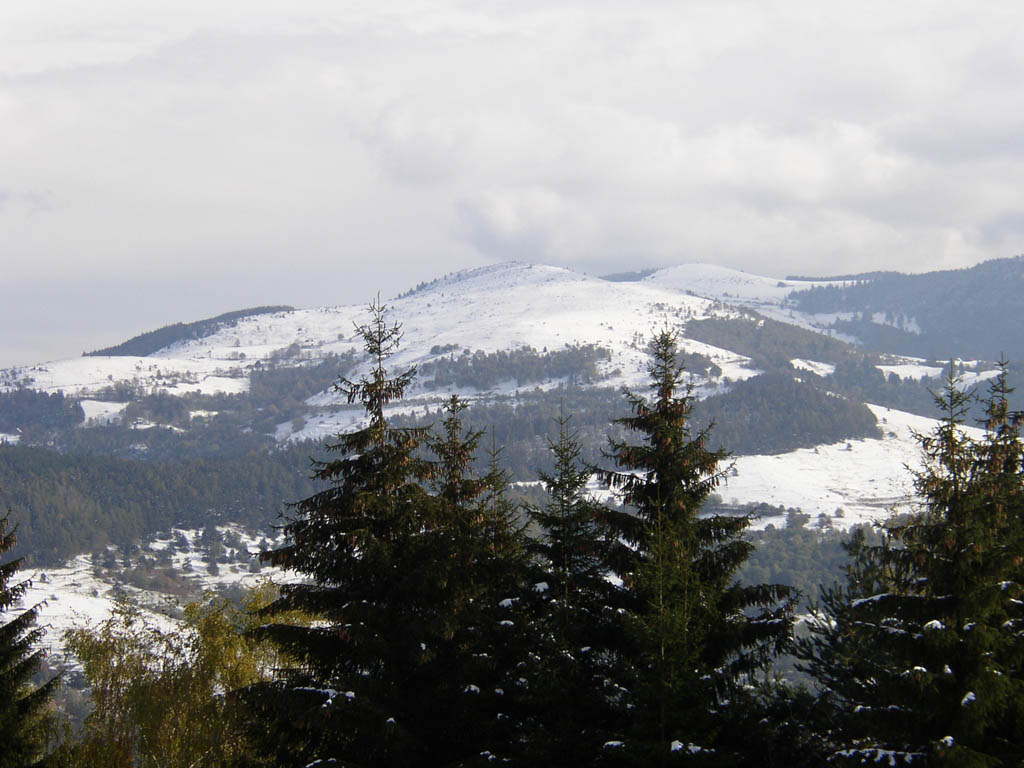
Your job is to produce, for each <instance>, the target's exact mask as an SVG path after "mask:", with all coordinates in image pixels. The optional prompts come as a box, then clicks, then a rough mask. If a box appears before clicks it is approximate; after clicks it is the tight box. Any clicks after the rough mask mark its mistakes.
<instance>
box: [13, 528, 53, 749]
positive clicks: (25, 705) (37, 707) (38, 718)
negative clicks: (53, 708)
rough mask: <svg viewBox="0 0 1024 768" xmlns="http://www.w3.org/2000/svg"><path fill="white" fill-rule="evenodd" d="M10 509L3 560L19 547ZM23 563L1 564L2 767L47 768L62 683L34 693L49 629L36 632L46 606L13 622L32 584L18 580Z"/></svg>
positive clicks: (26, 612)
mask: <svg viewBox="0 0 1024 768" xmlns="http://www.w3.org/2000/svg"><path fill="white" fill-rule="evenodd" d="M10 514H11V513H10V510H8V511H7V512H6V513H5V514H4V515H3V517H0V555H2V554H3V553H5V552H9V551H10V550H11V548H13V547H14V543H15V533H16V528H14V529H12V528H10ZM22 563H23V558H16V559H14V560H9V561H8V562H6V563H0V768H26V767H27V766H32V765H38V764H41V761H42V760H43V758H44V751H45V748H46V741H47V728H48V715H47V712H46V709H47V706H48V704H49V702H50V700H51V698H52V697H53V693H54V690H55V688H56V686H57V685H58V684H59V678H58V677H54V678H52V679H50V680H49V681H48V682H46V683H44V684H43V685H41V686H39V687H37V688H33V687H32V677H33V676H34V675H35V673H36V672H37V671H38V670H39V667H40V664H41V662H42V659H43V656H44V653H43V651H41V650H37V651H33V650H32V646H33V645H34V644H35V643H37V642H38V641H39V639H40V638H41V637H42V635H43V630H42V629H40V628H38V627H35V623H36V618H37V616H38V614H39V609H40V607H41V606H39V605H36V606H33V607H31V608H28V609H26V610H24V611H22V612H21V613H19V614H17V615H15V616H14V617H13V618H8V617H9V616H10V615H11V614H12V613H13V610H12V609H13V608H14V606H15V604H16V603H17V602H18V600H19V599H20V598H21V596H22V595H24V594H25V590H26V589H27V588H28V586H29V582H27V581H21V582H17V583H15V582H14V581H13V579H14V576H15V574H16V573H17V572H18V571H19V570H20V568H21V565H22Z"/></svg>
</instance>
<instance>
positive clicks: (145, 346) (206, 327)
mask: <svg viewBox="0 0 1024 768" xmlns="http://www.w3.org/2000/svg"><path fill="white" fill-rule="evenodd" d="M293 309H295V308H294V307H287V306H284V305H281V306H267V307H252V308H250V309H238V310H235V311H233V312H225V313H224V314H223V315H217V316H216V317H210V318H207V319H206V320H197V321H196V322H194V323H174V324H173V325H165V326H164V327H163V328H157V329H156V330H155V331H148V332H147V333H142V334H139V335H138V336H133V337H132V338H130V339H128V341H125V342H122V343H120V344H116V345H115V346H113V347H106V348H105V349H97V350H96V351H95V352H84V353H83V355H84V356H86V357H88V356H126V355H127V356H137V357H145V356H146V355H151V354H153V353H154V352H157V351H159V350H161V349H163V348H164V347H169V346H170V345H171V344H174V343H176V342H179V341H191V340H192V339H201V338H203V337H204V336H210V335H212V334H214V333H216V332H217V331H219V330H221V329H222V328H230V327H231V326H233V325H234V324H235V323H237V322H238V321H239V320H241V319H243V318H246V317H253V316H254V315H269V314H272V313H274V312H291V311H292V310H293Z"/></svg>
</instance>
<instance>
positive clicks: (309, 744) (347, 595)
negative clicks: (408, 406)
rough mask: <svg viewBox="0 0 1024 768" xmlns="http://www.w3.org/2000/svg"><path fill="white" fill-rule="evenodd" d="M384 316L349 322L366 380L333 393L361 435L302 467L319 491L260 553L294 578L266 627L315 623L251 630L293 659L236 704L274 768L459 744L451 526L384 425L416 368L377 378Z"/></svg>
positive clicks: (404, 757) (415, 458)
mask: <svg viewBox="0 0 1024 768" xmlns="http://www.w3.org/2000/svg"><path fill="white" fill-rule="evenodd" d="M385 312H386V307H385V306H383V305H381V304H380V303H379V302H374V303H372V304H371V305H370V321H369V322H368V323H367V324H366V325H362V326H357V331H358V333H359V334H360V335H361V337H362V339H363V342H364V346H365V349H366V352H367V354H368V355H369V360H370V372H369V374H368V375H367V376H364V377H363V378H361V379H360V380H359V381H351V380H349V379H346V378H342V379H341V380H340V381H339V383H338V384H337V385H336V388H337V390H338V391H340V392H341V393H343V394H344V395H345V396H346V398H347V399H348V401H349V402H350V403H355V402H358V403H360V404H362V406H363V408H364V409H365V412H366V415H367V417H368V423H367V425H366V426H365V427H363V428H361V429H357V430H356V431H354V432H351V433H348V434H344V435H341V436H339V438H338V440H337V442H335V443H333V444H331V445H329V446H328V447H329V449H330V450H331V451H333V452H335V453H337V454H339V456H338V457H337V458H334V459H332V460H329V461H322V462H317V463H316V465H315V476H316V477H317V478H318V479H319V480H321V481H324V482H326V483H328V484H329V485H328V487H327V488H326V489H325V490H322V491H319V492H318V493H316V494H314V495H313V496H310V497H309V498H307V499H304V500H302V501H300V502H298V503H297V504H296V505H295V506H294V513H295V514H294V516H293V518H292V519H291V520H289V521H288V522H287V524H286V525H285V527H284V531H285V533H286V535H287V536H288V537H289V539H290V541H289V543H288V544H287V545H286V546H284V547H283V548H281V549H277V550H274V551H271V552H267V553H263V557H264V558H265V559H266V560H269V561H270V562H271V563H273V564H274V565H277V566H280V567H283V568H287V569H291V570H294V571H297V572H298V573H300V574H302V575H303V576H305V577H306V581H304V582H301V583H293V584H287V585H285V586H283V587H282V589H281V596H280V598H279V599H278V600H277V601H276V602H275V603H274V604H272V605H271V606H270V607H269V608H268V609H267V611H266V613H267V616H268V618H271V619H272V616H273V615H274V613H275V612H276V611H281V610H293V609H294V610H299V611H302V612H305V613H309V614H312V615H313V616H315V617H316V621H315V622H314V623H313V624H312V625H311V626H308V627H300V626H293V625H290V624H287V623H274V622H273V621H272V620H271V621H270V622H269V623H268V624H266V625H264V626H262V627H260V628H259V629H258V630H257V631H256V635H257V636H259V637H265V638H267V639H269V640H272V641H273V642H274V643H275V644H276V645H278V646H279V647H280V648H281V650H282V651H283V652H284V653H285V654H286V655H287V656H288V657H290V658H291V659H293V660H294V663H293V664H291V665H290V666H288V667H287V668H285V669H282V670H279V672H278V679H277V680H276V681H274V682H272V683H268V684H265V685H260V686H254V687H252V688H250V689H248V690H247V691H246V692H244V694H243V696H244V698H245V699H246V701H247V702H248V703H249V705H250V706H251V708H252V710H253V712H254V732H255V735H256V736H257V737H258V738H260V739H261V741H262V746H263V749H264V751H265V752H266V754H267V756H268V759H269V762H270V764H273V765H278V766H306V765H309V764H311V763H314V762H316V761H322V763H321V764H324V765H331V764H335V765H364V766H371V765H388V766H402V765H425V764H435V765H445V764H449V763H452V762H455V761H456V759H457V758H459V757H460V756H462V755H463V751H462V750H463V747H464V746H465V747H471V746H472V744H471V742H464V743H463V742H462V739H463V738H464V737H465V734H464V733H453V732H452V731H451V729H450V725H451V723H450V718H449V717H448V715H449V714H450V712H451V711H452V708H453V707H454V706H456V700H457V699H458V697H459V696H461V695H462V691H461V690H453V688H452V685H451V684H450V683H449V682H447V681H446V679H445V672H446V670H445V668H444V665H445V663H446V662H447V661H448V660H449V658H450V645H451V643H452V636H453V629H452V620H451V612H450V609H451V605H450V600H449V596H450V592H449V587H448V580H449V578H450V577H451V575H452V569H453V567H454V565H455V563H453V562H452V561H450V560H448V559H446V557H445V555H446V554H447V551H448V550H449V549H450V546H449V544H448V539H450V534H451V530H450V525H449V524H448V520H447V519H446V518H445V512H444V511H443V509H441V508H440V506H439V504H438V503H437V501H436V500H435V499H434V498H433V497H432V496H431V495H430V494H429V493H428V491H427V489H426V488H425V487H424V483H425V482H426V480H427V479H428V478H429V477H430V476H431V474H432V473H433V468H432V466H431V465H430V463H429V462H427V461H426V460H425V459H424V458H422V456H421V455H420V453H419V449H420V447H421V446H422V445H423V444H424V441H425V438H426V431H425V430H424V429H419V428H405V429H398V428H393V427H391V426H390V425H389V424H388V422H387V419H386V415H385V408H386V407H387V406H388V405H389V404H390V403H392V402H394V401H396V400H398V399H400V398H401V397H402V396H403V394H404V392H405V390H406V389H407V388H408V387H409V385H410V384H411V382H412V381H413V377H414V375H415V370H414V369H410V370H406V371H404V372H403V373H400V374H398V375H396V376H390V375H389V373H388V371H387V368H386V366H385V363H386V361H387V359H388V358H389V357H390V356H391V355H392V354H393V353H394V351H395V350H396V349H397V347H398V345H399V342H400V339H401V330H400V327H399V326H398V325H397V324H392V325H389V324H388V322H387V321H386V318H385ZM439 553H440V555H439Z"/></svg>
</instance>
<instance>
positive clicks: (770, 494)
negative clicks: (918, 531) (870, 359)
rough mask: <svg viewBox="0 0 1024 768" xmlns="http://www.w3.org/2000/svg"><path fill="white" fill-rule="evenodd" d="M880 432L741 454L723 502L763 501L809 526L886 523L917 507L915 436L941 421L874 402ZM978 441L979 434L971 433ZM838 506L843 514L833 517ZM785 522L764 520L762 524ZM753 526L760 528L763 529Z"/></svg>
mask: <svg viewBox="0 0 1024 768" xmlns="http://www.w3.org/2000/svg"><path fill="white" fill-rule="evenodd" d="M868 407H869V408H871V410H872V412H874V414H875V417H876V418H877V419H878V424H879V426H880V427H881V429H882V437H881V438H880V439H874V438H871V439H863V440H852V441H850V442H841V443H834V444H832V445H820V446H817V447H816V448H802V449H800V450H796V451H792V452H790V453H784V454H779V455H777V456H739V457H737V458H736V475H735V476H734V477H731V478H730V479H729V482H728V484H727V485H726V486H724V487H722V488H720V489H719V493H720V494H721V496H722V498H723V500H724V501H725V502H726V503H736V504H746V503H757V502H766V503H768V504H772V505H773V506H777V505H782V506H784V507H798V508H800V509H802V510H803V511H804V512H805V513H807V514H809V515H811V518H812V522H814V521H815V520H816V518H817V517H818V516H819V515H822V514H824V515H826V516H827V517H828V518H829V519H830V523H831V524H832V525H833V526H834V527H836V528H848V527H850V526H851V525H856V524H858V523H864V522H874V521H879V520H884V519H885V518H886V517H888V516H889V515H890V514H892V513H893V512H907V511H909V510H911V509H913V508H914V505H915V504H916V503H917V501H916V498H915V496H914V488H913V475H912V470H913V469H918V468H920V447H919V446H918V444H917V441H916V440H915V439H914V434H915V433H917V434H928V433H930V432H932V431H933V430H934V429H935V427H936V425H937V424H938V422H936V421H935V420H934V419H928V418H925V417H923V416H915V415H913V414H910V413H904V412H903V411H896V410H893V409H891V408H883V407H881V406H877V405H869V406H868ZM966 431H967V432H968V433H969V434H970V435H972V436H973V437H975V438H979V437H981V435H982V432H981V430H978V429H974V428H967V429H966ZM837 509H842V510H843V515H842V517H835V513H836V510H837ZM769 523H771V524H773V525H775V526H776V527H779V526H780V525H784V524H785V523H784V518H783V519H782V520H779V519H775V518H766V519H763V520H761V521H760V522H759V523H758V526H764V525H767V524H769ZM758 526H755V527H758Z"/></svg>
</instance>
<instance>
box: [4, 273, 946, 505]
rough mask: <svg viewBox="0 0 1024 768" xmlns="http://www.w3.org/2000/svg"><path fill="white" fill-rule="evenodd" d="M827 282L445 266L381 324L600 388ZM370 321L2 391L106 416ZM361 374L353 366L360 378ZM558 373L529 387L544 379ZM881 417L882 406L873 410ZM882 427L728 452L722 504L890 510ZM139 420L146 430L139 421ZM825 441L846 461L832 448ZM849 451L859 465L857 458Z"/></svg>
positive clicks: (329, 315) (231, 331)
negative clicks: (698, 328)
mask: <svg viewBox="0 0 1024 768" xmlns="http://www.w3.org/2000/svg"><path fill="white" fill-rule="evenodd" d="M823 284H824V283H811V282H806V281H794V280H785V281H779V280H777V279H774V278H766V277H761V276H757V275H750V274H747V273H744V272H739V271H736V270H731V269H726V268H723V267H718V266H714V265H708V264H687V265H680V266H676V267H671V268H667V269H663V270H659V271H657V272H655V273H653V274H651V275H649V276H647V277H646V278H645V279H643V280H640V281H636V282H611V281H608V280H604V279H601V278H597V277H589V276H586V275H581V274H578V273H575V272H572V271H569V270H566V269H561V268H557V267H551V266H544V265H537V264H523V263H507V264H499V265H496V266H491V267H484V268H480V269H473V270H468V271H463V272H458V273H454V274H451V275H447V276H445V277H443V278H439V279H437V280H435V281H433V282H431V283H429V284H427V285H424V286H421V287H419V288H417V289H415V290H413V291H410V292H409V293H407V294H405V295H403V296H401V297H398V298H396V299H393V300H392V301H390V302H388V304H389V306H390V311H389V315H388V317H389V319H391V320H393V321H395V322H398V323H401V325H402V327H403V331H404V338H403V342H402V347H401V350H400V351H399V353H398V354H397V355H396V357H395V358H394V359H393V361H392V362H393V364H394V365H395V366H396V367H404V366H410V365H421V366H422V365H423V364H425V363H430V362H431V361H433V360H436V359H438V358H441V357H445V356H450V355H451V354H453V351H455V353H458V352H459V351H474V352H475V351H477V350H481V351H483V352H497V351H502V350H510V349H520V348H524V347H532V348H534V349H535V350H537V351H538V352H547V351H549V350H550V351H553V350H558V349H563V348H565V347H566V346H567V345H577V346H578V345H587V344H593V345H597V346H600V347H602V348H604V349H606V350H608V352H609V356H608V358H607V359H603V360H600V361H599V363H598V372H599V374H600V384H601V385H603V386H615V387H618V386H623V385H625V386H630V387H635V386H638V385H642V384H643V383H644V381H645V376H646V372H645V366H646V362H647V357H646V354H645V344H646V340H647V339H648V338H649V337H650V336H651V334H652V332H653V331H655V330H657V329H660V328H662V327H664V326H668V327H671V328H676V329H684V328H685V326H686V324H687V323H688V322H690V321H695V320H703V319H708V318H735V317H739V316H740V313H741V312H743V311H744V310H747V309H751V308H753V309H756V310H757V311H758V312H759V313H761V314H762V315H766V316H770V317H774V318H776V319H779V320H783V321H785V322H789V323H792V324H794V325H798V326H800V327H803V328H816V327H820V326H821V324H822V322H823V321H822V318H821V317H816V316H813V315H807V314H802V313H799V312H796V311H795V310H793V309H792V308H791V307H790V306H787V301H788V297H789V296H790V294H791V293H792V292H793V291H795V290H803V289H807V288H810V287H813V286H815V285H823ZM366 317H367V314H366V309H365V307H364V306H333V307H320V308H311V309H297V310H292V311H280V312H273V313H269V314H268V313H263V314H257V315H253V316H250V317H243V318H241V319H238V320H236V321H234V322H233V323H228V324H224V325H222V326H221V327H219V329H217V330H215V332H213V333H210V334H209V335H206V336H202V337H201V338H190V339H184V340H181V341H178V342H175V343H173V344H171V345H169V346H166V347H164V348H162V349H159V350H158V351H156V352H154V353H152V354H150V355H147V356H145V357H131V356H106V357H104V356H83V357H80V358H73V359H68V360H58V361H52V362H48V363H44V364H40V365H35V366H26V367H21V368H15V369H9V370H5V371H2V372H0V388H2V389H7V390H11V389H13V388H16V387H19V386H21V387H26V386H27V387H31V388H33V389H38V390H41V391H45V392H56V391H63V392H64V393H65V394H67V395H72V396H74V397H76V398H78V399H79V400H80V402H81V404H82V407H83V409H84V410H85V413H86V416H87V422H86V423H87V424H100V423H105V422H109V421H111V420H116V419H117V418H118V417H119V414H120V413H121V412H122V411H123V409H124V407H125V405H124V403H119V402H113V401H110V400H104V399H103V393H104V392H109V390H110V388H111V387H114V386H116V385H118V384H126V385H131V386H132V387H134V388H136V389H137V390H139V391H162V392H166V393H168V394H171V395H182V394H185V393H190V392H198V393H206V394H212V393H217V392H223V393H227V394H232V393H243V392H245V391H246V390H247V389H248V386H249V375H250V374H251V372H252V371H253V370H255V369H258V368H260V367H262V366H264V365H267V364H268V363H270V362H274V363H275V364H277V365H296V366H298V365H310V364H313V363H315V362H316V361H319V360H323V359H324V358H325V357H326V356H327V355H330V354H339V355H342V354H346V353H351V352H353V351H356V352H358V351H359V350H361V340H360V338H359V336H358V334H357V333H356V331H355V326H356V325H357V324H359V323H361V322H363V321H364V320H365V319H366ZM681 347H682V351H683V352H684V353H688V354H692V353H698V354H700V355H703V356H705V357H706V358H708V359H710V360H711V361H712V362H713V363H714V364H715V365H716V366H718V369H719V370H720V372H718V373H715V374H713V375H707V376H703V377H696V379H695V382H696V384H697V385H698V393H699V394H701V395H707V394H711V393H714V392H720V391H723V390H726V389H728V387H729V386H730V385H732V384H734V383H735V382H737V381H742V380H745V379H748V378H751V377H754V376H757V375H758V374H759V373H760V372H761V371H760V370H758V368H757V367H756V366H755V365H754V364H753V363H752V361H751V359H750V358H749V357H747V356H745V355H743V354H739V353H737V352H735V351H732V350H729V349H725V348H722V347H716V346H712V345H709V344H706V343H702V342H699V341H696V340H693V339H689V338H686V337H685V335H684V336H683V338H682V340H681ZM792 364H793V367H794V368H795V369H799V370H804V371H811V372H814V373H817V374H818V375H828V373H829V372H830V371H831V369H832V368H833V367H834V366H831V365H830V364H828V363H825V362H821V361H815V360H804V359H794V360H793V361H792ZM939 370H941V369H939V368H935V367H934V366H932V367H928V366H926V365H923V361H918V360H900V359H892V360H888V361H887V365H886V366H885V371H886V373H887V374H888V373H895V374H896V375H898V376H907V377H915V376H917V377H919V376H923V375H932V374H935V373H937V372H938V371H939ZM359 373H360V370H359V369H358V368H357V369H356V370H355V371H354V373H352V374H350V375H353V376H358V375H359ZM559 383H560V382H559V381H548V382H543V383H541V384H540V385H539V386H541V387H542V388H543V387H554V386H557V385H558V384H559ZM516 390H517V384H516V382H515V381H514V380H509V381H506V382H503V383H501V384H500V385H498V386H496V387H494V388H491V389H489V390H487V391H466V390H463V391H462V392H461V394H462V395H463V396H466V397H469V398H487V397H494V396H495V395H510V394H514V393H515V392H516ZM445 396H446V392H445V391H439V390H438V389H436V388H427V387H425V386H420V387H418V388H416V389H414V390H413V391H412V393H411V396H410V398H409V399H408V400H407V401H406V402H405V403H403V404H402V405H401V406H400V407H399V410H401V409H405V410H414V409H417V408H421V407H423V406H430V405H431V404H435V405H436V404H437V403H439V402H440V400H442V399H443V398H444V397H445ZM306 403H307V405H308V408H309V412H308V413H307V414H306V416H305V418H304V419H302V420H301V422H300V423H294V422H282V423H281V424H279V425H278V429H277V433H276V436H277V438H278V439H279V440H295V439H302V438H323V437H328V436H330V435H333V434H337V433H338V432H339V431H343V430H345V429H348V428H351V427H352V426H353V425H354V424H355V423H357V422H358V421H359V420H360V419H361V417H362V414H361V413H360V412H359V410H358V409H356V408H352V407H349V408H345V407H343V403H342V401H341V399H340V396H339V395H338V394H336V393H334V392H333V391H332V390H331V389H330V388H325V389H324V390H323V391H321V392H319V393H317V394H314V395H312V396H311V397H309V398H308V399H307V400H306ZM876 411H877V412H878V413H881V410H880V409H879V408H876ZM883 418H886V419H887V420H891V422H892V428H884V427H883V430H882V433H883V437H881V438H879V439H867V440H862V441H858V442H857V443H855V444H853V445H852V446H851V447H849V449H848V447H847V444H846V442H843V443H842V444H840V446H822V447H820V448H817V449H813V450H809V449H805V450H801V451H797V452H794V453H790V454H785V455H778V456H772V457H739V459H738V460H737V470H738V473H737V474H736V476H735V477H734V478H733V479H732V480H731V481H730V483H729V487H728V488H727V489H726V490H725V491H724V493H723V496H724V497H725V499H726V500H727V501H728V500H730V499H735V500H737V501H739V502H749V501H763V502H768V503H771V504H773V505H784V506H801V507H802V508H803V509H804V511H805V512H808V513H810V514H812V515H815V516H816V515H818V514H827V515H829V516H832V515H833V514H834V512H835V510H836V509H837V508H839V507H842V508H844V509H845V510H846V511H847V512H848V513H849V514H847V515H846V516H845V517H843V518H839V519H835V521H834V522H835V524H837V525H843V524H846V525H848V524H851V523H853V522H857V521H860V520H864V519H868V518H874V519H877V518H880V517H883V516H885V515H886V514H888V512H889V511H890V510H891V508H892V507H893V506H894V505H897V504H900V503H906V502H907V501H908V500H909V483H908V482H907V478H906V471H905V469H904V468H903V464H904V463H905V462H908V461H911V460H912V459H913V457H914V455H915V452H916V447H915V444H914V442H913V440H912V438H911V435H910V432H909V427H908V425H913V426H914V427H915V428H917V429H919V430H921V429H924V428H926V427H927V424H926V423H925V422H919V421H915V419H919V418H920V417H916V416H909V415H902V414H899V413H896V412H890V413H889V414H888V416H885V417H883ZM138 426H147V425H145V424H139V425H138ZM836 451H841V452H842V455H841V456H840V457H839V458H836V457H835V456H834V454H835V453H836ZM855 457H857V458H859V459H863V461H852V459H854V458H855Z"/></svg>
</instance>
